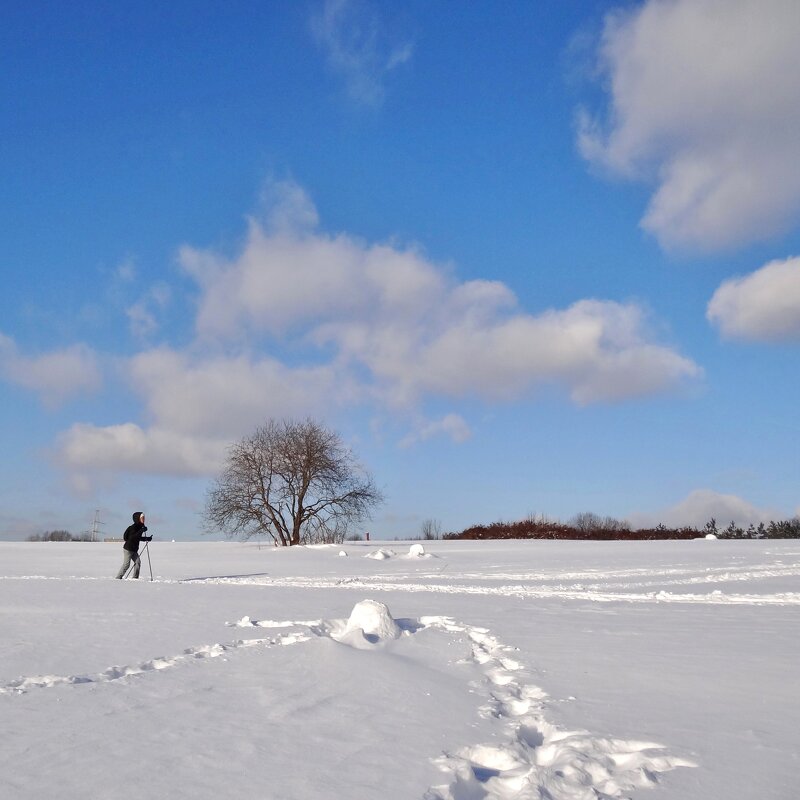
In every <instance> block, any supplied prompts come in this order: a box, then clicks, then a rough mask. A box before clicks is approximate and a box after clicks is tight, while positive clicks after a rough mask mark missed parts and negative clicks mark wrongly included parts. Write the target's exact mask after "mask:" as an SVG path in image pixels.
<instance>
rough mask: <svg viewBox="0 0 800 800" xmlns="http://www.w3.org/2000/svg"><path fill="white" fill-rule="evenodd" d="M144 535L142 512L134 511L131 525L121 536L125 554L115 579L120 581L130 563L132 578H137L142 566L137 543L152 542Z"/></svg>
mask: <svg viewBox="0 0 800 800" xmlns="http://www.w3.org/2000/svg"><path fill="white" fill-rule="evenodd" d="M145 533H147V526H146V525H145V524H144V511H134V512H133V525H128V527H127V528H126V529H125V534H124V536H123V538H124V539H125V544H123V545H122V549H123V552H124V553H125V559H124V560H123V562H122V566H121V567H120V568H119V572H118V573H117V577H118V578H119V579H120V580H121V579H122V577H123V576H124V575H125V573H126V572H127V571H128V567H129V566H130V565H131V561H133V577H134V578H138V577H139V569H140V567H141V566H142V560H141V559H140V558H139V542H150V541H152V540H153V537H152V536H145V535H144V534H145Z"/></svg>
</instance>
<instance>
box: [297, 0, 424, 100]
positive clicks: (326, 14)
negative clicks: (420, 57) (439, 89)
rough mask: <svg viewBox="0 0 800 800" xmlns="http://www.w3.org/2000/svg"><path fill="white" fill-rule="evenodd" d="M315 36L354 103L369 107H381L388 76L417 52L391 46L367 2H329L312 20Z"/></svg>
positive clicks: (406, 45) (403, 45)
mask: <svg viewBox="0 0 800 800" xmlns="http://www.w3.org/2000/svg"><path fill="white" fill-rule="evenodd" d="M311 32H312V34H313V36H314V39H315V40H316V42H317V43H318V44H319V46H320V47H321V48H322V49H323V51H324V52H325V55H326V58H327V61H328V64H329V66H330V68H331V69H332V70H333V71H334V72H335V73H337V74H339V75H340V76H341V77H342V78H343V79H344V81H345V85H346V87H347V93H348V95H349V97H350V98H351V100H354V101H355V102H357V103H361V104H364V105H368V106H377V105H380V103H381V102H382V101H383V98H384V94H385V89H384V81H385V79H386V76H387V75H388V74H389V73H390V72H391V71H392V70H394V69H396V68H397V67H398V66H400V65H401V64H405V63H406V62H407V61H408V60H409V59H410V58H411V55H412V52H413V47H412V45H411V44H410V43H409V42H401V43H394V44H390V43H389V42H388V40H387V37H386V34H385V32H384V30H383V26H382V24H381V21H380V19H379V18H378V15H377V12H376V10H375V8H374V7H373V6H372V4H371V3H369V2H367V1H366V0H325V1H324V2H323V3H322V6H321V8H320V9H319V11H318V13H316V14H315V15H314V16H313V17H312V20H311Z"/></svg>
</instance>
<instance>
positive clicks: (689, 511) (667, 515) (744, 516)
mask: <svg viewBox="0 0 800 800" xmlns="http://www.w3.org/2000/svg"><path fill="white" fill-rule="evenodd" d="M712 517H713V518H714V519H715V520H716V521H717V528H719V529H722V528H725V527H727V526H728V524H729V523H730V522H731V521H734V522H735V523H736V524H737V525H738V526H739V527H747V526H748V525H750V524H751V523H752V524H754V525H757V524H758V523H759V522H769V520H771V519H783V518H784V517H785V515H782V514H781V513H780V512H776V511H774V510H772V509H766V508H757V507H756V506H754V505H753V504H752V503H749V502H747V500H743V499H742V498H741V497H737V496H736V495H734V494H720V493H719V492H715V491H712V490H711V489H695V490H694V491H693V492H690V493H689V494H688V495H687V496H686V497H685V498H684V499H683V500H681V501H680V502H679V503H677V504H676V505H674V506H671V507H669V508H665V509H663V510H662V511H660V512H655V513H638V512H637V513H633V514H630V515H628V519H629V520H630V522H631V524H632V525H633V526H634V527H636V528H642V527H652V526H655V525H658V524H659V523H664V524H665V525H667V526H676V527H677V526H682V525H689V526H693V527H695V528H698V529H702V528H703V527H704V526H705V524H706V523H707V522H708V521H709V520H710V519H712Z"/></svg>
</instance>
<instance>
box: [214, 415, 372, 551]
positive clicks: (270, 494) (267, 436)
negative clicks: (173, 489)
mask: <svg viewBox="0 0 800 800" xmlns="http://www.w3.org/2000/svg"><path fill="white" fill-rule="evenodd" d="M382 501H383V497H382V495H381V493H380V491H379V490H378V489H377V488H376V487H375V484H374V483H373V481H372V478H371V477H370V476H369V475H368V474H367V473H366V472H364V470H363V469H362V468H361V467H360V465H359V464H358V462H357V461H356V459H355V456H354V455H353V453H352V452H351V451H350V450H349V449H348V448H347V447H346V446H345V445H344V443H343V442H342V440H341V438H340V437H339V435H338V434H337V433H335V432H334V431H331V430H328V429H326V428H324V427H323V426H322V425H320V424H319V423H317V422H315V421H313V420H310V419H307V420H305V421H304V422H294V421H287V420H284V421H282V422H276V421H275V420H269V421H268V422H267V423H266V424H265V425H263V426H262V427H260V428H258V429H257V430H256V431H255V433H253V434H252V435H251V436H248V437H246V438H244V439H242V440H241V441H239V442H237V443H236V444H234V445H232V446H231V447H230V449H229V451H228V458H227V461H226V463H225V466H224V468H223V471H222V473H221V475H220V476H219V477H218V478H217V479H216V481H215V483H214V484H213V485H212V487H211V489H210V490H209V492H208V495H207V498H206V518H205V525H206V528H207V529H209V530H215V529H216V530H219V529H222V530H223V531H225V532H226V534H227V535H228V536H230V537H234V536H241V537H243V538H245V539H247V538H249V537H251V536H254V535H257V534H266V535H268V536H271V537H272V539H273V541H274V542H275V544H277V545H283V546H287V545H295V544H300V543H301V542H306V543H314V542H341V541H343V540H344V537H345V536H346V534H347V532H348V529H349V528H350V527H351V526H353V525H355V524H357V523H359V522H361V521H362V520H364V519H366V518H368V517H369V515H370V512H371V510H372V508H373V507H374V506H376V505H378V504H379V503H381V502H382Z"/></svg>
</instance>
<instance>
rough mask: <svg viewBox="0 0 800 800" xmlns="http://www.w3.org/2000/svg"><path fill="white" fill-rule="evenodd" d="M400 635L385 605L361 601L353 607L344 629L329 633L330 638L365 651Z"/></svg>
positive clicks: (374, 601)
mask: <svg viewBox="0 0 800 800" xmlns="http://www.w3.org/2000/svg"><path fill="white" fill-rule="evenodd" d="M401 633H402V631H401V630H400V627H399V626H398V624H397V623H396V622H395V621H394V618H393V617H392V615H391V612H390V611H389V609H388V607H387V606H386V605H384V604H383V603H379V602H378V601H377V600H362V601H361V602H360V603H356V604H355V606H353V610H352V611H351V612H350V617H349V619H348V620H347V622H346V623H345V624H344V627H343V628H342V629H340V630H338V631H331V638H332V639H335V640H336V641H337V642H341V643H342V644H348V645H350V646H351V647H355V648H357V649H367V648H370V647H374V646H375V645H380V644H383V643H385V642H388V641H391V640H392V639H397V638H399V637H400V635H401Z"/></svg>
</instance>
